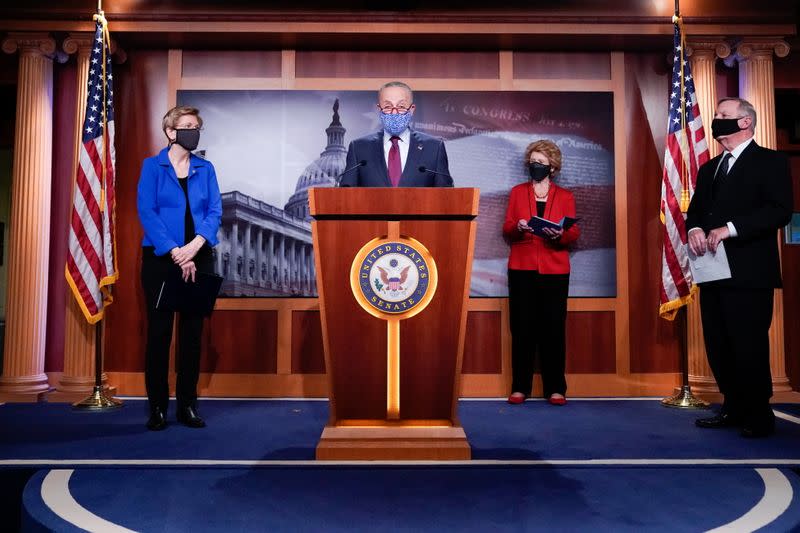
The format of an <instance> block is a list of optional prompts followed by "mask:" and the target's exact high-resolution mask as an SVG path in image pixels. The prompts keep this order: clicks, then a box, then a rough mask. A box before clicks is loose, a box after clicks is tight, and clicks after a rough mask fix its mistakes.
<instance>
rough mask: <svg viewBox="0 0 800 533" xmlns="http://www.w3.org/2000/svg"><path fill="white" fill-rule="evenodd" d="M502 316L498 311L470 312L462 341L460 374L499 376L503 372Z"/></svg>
mask: <svg viewBox="0 0 800 533" xmlns="http://www.w3.org/2000/svg"><path fill="white" fill-rule="evenodd" d="M502 324H503V321H502V316H501V314H500V312H499V311H470V312H469V313H467V331H466V336H465V340H464V358H463V360H462V362H461V373H462V374H499V373H500V372H502V371H503V359H502V356H503V351H502V350H503V345H502V342H503V335H508V332H507V331H503V328H502Z"/></svg>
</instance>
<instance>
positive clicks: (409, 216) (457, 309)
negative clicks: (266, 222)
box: [309, 188, 479, 460]
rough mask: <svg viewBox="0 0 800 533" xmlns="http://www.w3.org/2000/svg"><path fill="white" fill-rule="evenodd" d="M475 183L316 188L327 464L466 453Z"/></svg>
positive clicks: (323, 454) (312, 194) (322, 448)
mask: <svg viewBox="0 0 800 533" xmlns="http://www.w3.org/2000/svg"><path fill="white" fill-rule="evenodd" d="M478 198H479V192H478V189H450V188H447V189H445V188H396V189H393V188H313V189H310V190H309V206H310V210H311V215H312V217H313V218H314V221H313V222H312V224H311V231H312V235H313V239H314V250H315V261H316V269H317V288H318V290H319V301H320V310H321V313H322V315H321V317H322V338H323V343H324V349H325V366H326V371H327V375H328V384H329V397H330V420H329V421H328V424H327V425H326V426H325V429H324V430H323V432H322V437H321V438H320V441H319V444H318V445H317V459H323V460H390V459H400V460H414V459H417V460H442V459H449V460H466V459H469V458H470V448H469V444H468V443H467V438H466V435H465V433H464V430H463V428H462V427H461V425H460V423H459V421H458V416H457V412H456V408H457V400H458V391H459V378H460V375H461V358H462V354H463V352H464V330H465V327H466V319H467V298H468V297H469V285H470V273H471V270H472V255H473V247H474V242H475V229H476V221H475V217H476V216H477V215H478Z"/></svg>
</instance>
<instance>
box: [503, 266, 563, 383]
mask: <svg viewBox="0 0 800 533" xmlns="http://www.w3.org/2000/svg"><path fill="white" fill-rule="evenodd" d="M568 294H569V274H540V273H539V272H537V271H535V270H509V271H508V300H509V311H510V315H511V316H510V320H511V374H512V384H511V391H512V392H521V393H523V394H525V395H526V396H530V394H531V387H532V386H533V367H534V359H535V356H536V353H537V351H538V354H539V363H540V367H541V372H542V385H543V389H544V391H543V392H544V397H545V398H549V397H550V395H551V394H554V393H558V394H566V392H567V381H566V379H565V377H564V372H565V365H566V351H567V349H566V322H567V296H568Z"/></svg>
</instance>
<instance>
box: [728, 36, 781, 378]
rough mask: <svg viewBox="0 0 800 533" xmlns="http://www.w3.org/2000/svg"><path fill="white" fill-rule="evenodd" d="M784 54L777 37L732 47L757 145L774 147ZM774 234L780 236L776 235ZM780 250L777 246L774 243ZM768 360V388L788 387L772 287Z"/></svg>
mask: <svg viewBox="0 0 800 533" xmlns="http://www.w3.org/2000/svg"><path fill="white" fill-rule="evenodd" d="M773 54H775V55H777V56H778V57H786V56H787V55H789V45H788V44H787V43H786V42H785V41H784V40H783V39H781V38H779V37H771V38H770V37H766V38H747V39H745V40H742V41H741V42H739V43H738V45H737V47H736V60H737V61H738V62H739V96H740V97H741V98H744V99H745V100H747V101H749V102H750V103H751V104H753V107H755V108H756V113H757V115H758V120H757V121H756V132H755V140H756V142H757V143H758V144H760V145H761V146H764V147H767V148H772V149H773V150H774V149H776V148H777V145H778V143H777V138H776V135H777V134H776V128H775V77H774V75H773V70H772V55H773ZM776 238H778V239H779V238H780V237H779V236H778V237H776ZM778 249H779V250H780V246H779V247H778ZM769 344H770V350H769V361H770V368H771V369H772V388H773V390H774V391H775V392H779V391H790V390H792V388H791V386H790V385H789V378H788V377H786V354H785V350H784V343H783V291H782V290H781V289H776V290H775V303H774V304H773V308H772V327H771V328H770V330H769Z"/></svg>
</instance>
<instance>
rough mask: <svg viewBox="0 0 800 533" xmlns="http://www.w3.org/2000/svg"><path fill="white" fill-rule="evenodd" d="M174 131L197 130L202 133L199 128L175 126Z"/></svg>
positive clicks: (201, 129)
mask: <svg viewBox="0 0 800 533" xmlns="http://www.w3.org/2000/svg"><path fill="white" fill-rule="evenodd" d="M175 129H176V130H198V131H203V128H202V127H201V126H175Z"/></svg>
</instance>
